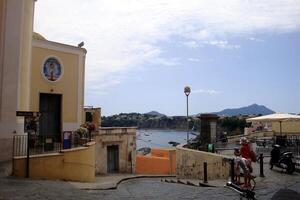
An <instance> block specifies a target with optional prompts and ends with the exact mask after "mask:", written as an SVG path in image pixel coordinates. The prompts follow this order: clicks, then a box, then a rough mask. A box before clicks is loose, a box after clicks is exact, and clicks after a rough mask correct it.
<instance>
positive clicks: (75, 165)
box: [13, 142, 95, 182]
mask: <svg viewBox="0 0 300 200" xmlns="http://www.w3.org/2000/svg"><path fill="white" fill-rule="evenodd" d="M29 166H30V167H29V169H30V171H29V176H30V178H39V179H60V180H67V181H80V182H93V181H95V143H94V142H91V143H88V144H87V147H78V148H74V149H69V150H63V151H62V152H61V153H54V154H46V155H35V156H31V157H30V163H29ZM13 169H14V171H13V172H14V176H16V177H25V169H26V157H19V158H18V157H16V158H15V159H14V168H13Z"/></svg>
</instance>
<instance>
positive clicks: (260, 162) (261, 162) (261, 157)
mask: <svg viewBox="0 0 300 200" xmlns="http://www.w3.org/2000/svg"><path fill="white" fill-rule="evenodd" d="M259 169H260V170H259V177H265V175H264V156H263V154H262V153H261V154H260V155H259Z"/></svg>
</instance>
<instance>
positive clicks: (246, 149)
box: [240, 137, 252, 188]
mask: <svg viewBox="0 0 300 200" xmlns="http://www.w3.org/2000/svg"><path fill="white" fill-rule="evenodd" d="M240 144H241V148H240V155H241V157H242V158H244V159H246V160H247V163H248V166H249V172H248V173H246V174H245V175H244V176H245V177H244V178H245V185H244V187H246V188H248V187H251V184H250V179H251V173H252V167H251V155H250V154H251V146H250V143H249V141H248V140H247V138H245V137H242V138H241V139H240Z"/></svg>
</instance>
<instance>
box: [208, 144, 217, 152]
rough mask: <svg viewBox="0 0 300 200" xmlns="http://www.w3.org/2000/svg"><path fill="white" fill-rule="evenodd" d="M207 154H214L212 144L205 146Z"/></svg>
mask: <svg viewBox="0 0 300 200" xmlns="http://www.w3.org/2000/svg"><path fill="white" fill-rule="evenodd" d="M207 152H211V153H215V145H214V144H208V145H207Z"/></svg>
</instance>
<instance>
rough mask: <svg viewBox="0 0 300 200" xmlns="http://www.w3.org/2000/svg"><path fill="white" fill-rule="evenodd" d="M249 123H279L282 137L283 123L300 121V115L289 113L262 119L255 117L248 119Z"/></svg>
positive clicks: (262, 117)
mask: <svg viewBox="0 0 300 200" xmlns="http://www.w3.org/2000/svg"><path fill="white" fill-rule="evenodd" d="M246 121H247V122H279V123H280V135H282V127H281V123H282V122H287V121H289V122H290V121H300V115H294V114H288V113H274V114H270V115H264V116H260V117H253V118H249V119H246Z"/></svg>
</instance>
